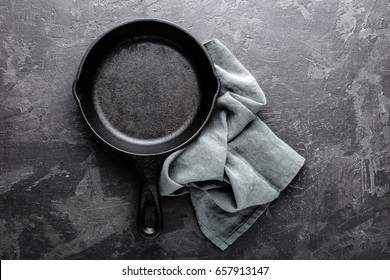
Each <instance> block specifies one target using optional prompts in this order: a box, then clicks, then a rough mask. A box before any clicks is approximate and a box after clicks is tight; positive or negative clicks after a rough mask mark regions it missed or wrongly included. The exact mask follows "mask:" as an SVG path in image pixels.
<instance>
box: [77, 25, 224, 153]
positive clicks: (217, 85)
mask: <svg viewBox="0 0 390 280" xmlns="http://www.w3.org/2000/svg"><path fill="white" fill-rule="evenodd" d="M151 22H154V23H158V24H165V25H168V26H171V27H173V28H176V29H178V30H180V31H181V32H183V33H185V34H186V35H187V36H189V37H190V38H191V39H192V40H193V41H194V42H195V43H196V44H197V45H198V46H199V47H200V48H201V49H202V51H203V54H204V55H205V58H206V59H207V61H208V63H209V65H210V70H211V73H212V75H213V77H214V79H215V82H216V89H215V93H214V95H213V98H212V102H211V106H210V109H209V112H208V114H207V116H206V118H205V120H204V121H203V123H202V124H201V125H200V127H199V128H198V129H197V130H196V131H195V132H194V133H193V134H192V135H191V137H189V138H188V139H187V140H185V141H183V142H182V143H180V144H179V145H177V146H175V147H173V148H170V149H166V150H163V151H161V152H153V153H136V152H132V151H128V150H124V149H121V148H119V147H117V146H115V145H113V144H111V143H109V142H108V141H107V140H105V139H104V138H103V137H102V136H101V135H100V134H99V133H98V132H97V131H96V130H95V129H94V128H93V126H92V125H91V124H90V122H89V121H88V118H87V117H86V114H85V112H84V109H83V106H82V104H81V100H80V98H79V96H78V95H77V89H76V88H77V83H78V81H79V79H80V76H81V73H82V70H83V68H84V64H85V61H86V59H87V57H88V56H89V54H90V53H91V51H92V50H93V49H94V48H95V46H96V44H97V43H98V42H99V41H100V40H101V39H103V38H104V37H105V36H107V35H108V34H109V33H111V32H113V31H115V30H117V29H119V28H122V27H124V26H127V25H132V24H135V23H151ZM220 86H221V85H220V80H219V79H218V76H217V73H216V70H215V67H214V63H213V61H212V59H211V58H210V56H209V54H208V52H207V50H206V48H205V47H204V45H203V44H202V43H201V42H199V41H198V39H196V38H195V37H194V36H193V35H192V34H191V33H190V32H189V31H187V30H185V29H184V28H182V27H181V26H178V25H177V24H175V23H172V22H169V21H166V20H161V19H135V20H130V21H126V22H123V23H122V24H119V25H117V26H115V27H113V28H111V29H109V30H107V31H106V32H104V33H103V34H102V35H100V36H98V37H97V38H96V39H95V40H94V41H93V42H92V44H91V45H90V46H89V47H88V49H87V50H86V52H85V53H84V55H83V57H82V59H81V61H80V64H79V67H78V70H77V73H76V77H75V80H74V81H73V84H72V93H73V97H74V98H75V100H76V102H77V104H78V107H79V109H80V111H81V113H82V116H83V118H84V120H85V121H86V123H87V125H88V126H89V128H90V129H91V130H92V131H93V133H94V134H95V135H96V136H97V137H98V138H99V139H100V140H102V141H103V142H104V143H105V144H107V145H108V146H109V147H111V148H113V149H114V150H117V151H119V152H121V153H124V154H128V155H133V156H142V157H145V156H157V155H163V154H168V153H172V152H174V151H176V150H179V149H180V148H182V147H183V146H185V145H187V144H188V143H189V142H191V141H192V140H194V139H195V138H196V137H197V136H198V135H199V133H200V132H201V131H202V130H203V128H204V127H205V126H206V124H207V123H208V121H209V119H210V117H211V115H212V112H213V111H214V107H215V103H216V99H217V96H218V94H219V91H220Z"/></svg>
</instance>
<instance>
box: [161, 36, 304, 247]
mask: <svg viewBox="0 0 390 280" xmlns="http://www.w3.org/2000/svg"><path fill="white" fill-rule="evenodd" d="M205 47H206V49H207V51H208V53H209V55H210V57H211V59H212V61H213V63H214V65H215V69H216V73H217V76H218V78H219V79H220V82H221V89H220V93H219V96H218V98H217V101H216V106H215V109H214V112H213V114H212V116H211V118H210V120H209V122H208V123H207V125H206V126H205V128H204V129H203V130H202V132H201V133H200V135H199V136H198V137H197V138H196V139H195V140H194V141H193V142H191V143H190V144H189V145H188V146H186V147H185V148H183V149H181V150H178V151H176V152H174V153H173V154H171V155H170V156H169V157H168V158H167V159H166V161H165V162H164V165H163V168H162V171H161V175H160V194H161V195H163V196H176V195H182V194H185V193H189V194H190V196H191V201H192V204H193V207H194V209H195V213H196V217H197V220H198V223H199V226H200V229H201V231H202V232H203V234H204V235H205V236H206V237H207V238H209V239H210V241H211V242H213V243H214V244H215V245H216V246H218V247H219V248H220V249H221V250H225V249H226V248H227V247H228V246H229V245H231V244H232V243H233V242H234V241H235V240H236V239H237V238H238V237H239V236H241V235H242V234H243V233H244V232H245V231H246V230H247V229H248V228H249V227H250V226H251V225H252V224H253V223H254V222H255V221H256V220H257V218H258V217H259V216H260V215H261V214H262V213H264V211H265V210H266V209H267V206H268V205H269V203H270V202H271V201H273V200H274V199H275V198H277V197H278V196H279V193H280V191H281V190H283V189H284V188H285V187H286V186H287V185H288V184H289V183H290V181H291V180H292V179H293V178H294V177H295V175H296V174H297V173H298V171H299V170H300V168H301V167H302V165H303V164H304V161H305V159H304V158H303V157H301V156H300V155H299V154H297V153H296V152H295V151H294V150H293V149H292V148H291V147H289V146H288V145H287V144H286V143H284V142H283V141H282V140H280V139H279V138H278V137H277V136H276V135H275V134H274V133H273V132H272V131H271V130H270V129H269V128H268V127H267V125H265V124H264V122H262V121H261V120H260V119H259V118H258V117H257V115H256V114H257V113H258V112H259V111H260V109H261V108H262V106H263V105H265V103H266V99H265V96H264V93H263V91H262V90H261V88H260V87H259V85H258V84H257V82H256V80H255V79H254V77H253V76H252V75H251V74H250V73H249V72H248V71H247V70H246V69H245V68H244V66H242V65H241V63H240V62H239V61H238V60H237V59H236V58H235V57H234V56H233V54H232V53H231V52H230V51H229V50H228V49H227V48H226V47H225V46H224V45H223V44H222V43H221V42H219V41H218V40H216V39H213V40H211V41H209V42H207V43H205Z"/></svg>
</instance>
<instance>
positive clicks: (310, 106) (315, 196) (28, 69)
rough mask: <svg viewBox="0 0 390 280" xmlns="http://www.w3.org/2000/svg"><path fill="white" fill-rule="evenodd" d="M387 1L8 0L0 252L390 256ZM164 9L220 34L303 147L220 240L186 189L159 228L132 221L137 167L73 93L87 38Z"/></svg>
mask: <svg viewBox="0 0 390 280" xmlns="http://www.w3.org/2000/svg"><path fill="white" fill-rule="evenodd" d="M389 11H390V4H389V2H388V1H386V0H377V1H370V0H359V1H358V0H356V1H355V0H312V1H309V0H274V1H268V0H261V1H254V0H253V1H250V0H224V1H210V0H205V1H191V0H186V1H182V0H170V1H168V0H162V1H155V0H154V1H146V0H87V1H75V0H73V1H60V0H45V1H43V0H18V1H13V0H12V1H11V0H1V1H0V38H1V41H0V143H1V146H0V258H1V259H14V258H17V259H61V258H63V259H140V258H145V259H209V258H215V259H389V258H390V185H389V178H390V148H389V147H390V123H389V110H390V62H389V54H390V44H389V39H390V27H389V25H390V17H389ZM138 18H158V19H165V20H169V21H172V22H174V23H176V24H179V25H180V26H182V27H184V28H186V29H187V30H188V31H190V32H191V33H192V34H193V35H194V36H196V37H197V38H198V39H199V40H200V41H206V40H208V39H210V38H218V39H219V40H220V41H222V42H223V43H224V44H225V45H226V46H227V47H228V48H230V49H231V51H232V52H233V53H234V54H235V55H236V56H237V57H238V58H239V59H240V61H241V62H242V63H243V64H244V65H245V66H246V67H247V68H248V69H249V70H250V71H251V72H252V73H253V75H254V76H255V77H256V79H257V80H258V81H259V83H260V85H261V86H262V88H263V90H264V91H265V93H266V96H267V98H268V104H267V106H266V108H265V109H264V110H263V111H262V112H261V113H260V115H259V116H260V117H261V118H262V119H263V120H264V121H265V122H266V123H267V124H268V125H269V126H270V127H271V128H272V129H273V130H274V132H275V133H276V134H277V135H278V136H279V137H280V138H282V139H283V140H284V141H286V142H287V143H288V144H289V145H291V146H292V147H293V148H295V149H296V150H297V151H298V152H299V153H300V154H302V155H303V156H304V157H305V158H306V159H307V162H306V165H305V166H304V168H303V169H302V171H301V172H300V173H299V175H298V176H297V177H296V179H295V180H294V181H293V183H292V184H291V185H290V186H289V187H288V188H287V189H286V190H285V191H284V192H283V193H282V194H281V196H280V198H279V199H278V200H276V201H275V202H274V203H273V204H272V205H271V207H270V208H269V210H268V211H267V213H266V214H265V215H263V216H262V217H260V218H259V220H258V221H257V222H256V223H255V224H254V225H253V226H252V228H250V229H249V230H248V231H247V232H246V233H245V234H244V235H243V236H242V237H241V238H239V239H238V240H237V242H236V243H234V245H232V246H231V247H230V248H228V249H227V250H226V251H224V252H222V251H220V250H219V249H217V248H216V247H214V246H213V245H212V244H211V243H210V242H209V241H208V240H207V239H206V238H205V237H204V236H203V235H202V234H201V232H200V230H199V228H198V226H197V223H196V220H195V217H194V212H193V210H192V207H191V204H190V201H189V198H188V197H185V196H183V197H179V198H163V200H162V206H163V211H164V215H165V227H164V231H163V234H162V235H161V236H160V237H159V238H158V239H156V240H142V239H141V238H140V237H139V236H138V235H137V231H136V227H135V217H136V208H137V200H138V181H137V174H136V172H135V169H134V166H133V165H132V164H131V162H129V161H126V160H123V158H122V157H120V156H119V155H116V154H113V153H112V152H111V151H108V150H107V149H106V148H105V147H104V146H102V145H101V144H100V143H99V142H98V141H97V139H96V138H95V137H93V136H92V134H91V133H90V132H89V131H88V128H87V127H86V125H85V124H84V122H83V120H82V117H81V115H80V112H79V111H78V108H77V107H76V102H75V101H74V99H73V97H72V94H71V85H72V81H73V79H74V77H75V75H76V70H77V67H78V65H79V62H80V59H81V57H82V55H83V54H84V52H85V50H86V49H87V48H88V46H89V45H90V43H91V42H92V41H93V40H94V39H95V38H96V37H97V36H99V35H101V34H102V33H104V32H105V31H106V30H108V29H110V28H112V27H114V26H116V25H118V24H120V23H122V22H125V21H129V20H133V19H138Z"/></svg>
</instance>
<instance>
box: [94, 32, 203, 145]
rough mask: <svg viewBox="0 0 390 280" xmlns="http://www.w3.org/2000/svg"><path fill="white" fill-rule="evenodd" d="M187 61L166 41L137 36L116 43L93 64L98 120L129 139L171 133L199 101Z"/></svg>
mask: <svg viewBox="0 0 390 280" xmlns="http://www.w3.org/2000/svg"><path fill="white" fill-rule="evenodd" d="M193 64H194V62H191V61H189V60H188V59H187V58H186V56H185V55H184V54H183V53H182V51H180V50H179V48H177V47H175V45H174V44H172V43H170V42H169V41H162V40H156V39H153V38H148V37H146V38H145V37H144V38H142V37H141V38H139V39H134V38H133V39H132V40H125V41H123V42H120V43H118V44H117V45H116V46H114V47H113V48H112V49H111V50H109V51H108V52H107V54H106V55H105V56H104V57H102V59H101V62H100V65H98V67H96V69H98V70H97V71H96V73H95V79H94V84H93V91H92V92H93V103H94V106H95V107H96V108H95V109H96V111H97V114H98V116H99V118H100V119H101V121H102V123H103V124H104V125H105V126H106V128H107V129H108V130H110V131H111V133H113V134H115V135H116V136H117V137H119V138H123V139H124V140H127V141H131V142H138V141H141V142H142V143H143V144H147V143H148V142H149V143H150V144H152V143H156V144H157V143H158V142H162V141H166V140H169V139H172V138H174V137H175V136H177V135H178V134H180V133H181V132H183V131H184V130H185V129H186V128H188V126H189V125H190V124H191V123H192V122H193V120H194V117H195V115H196V112H197V109H198V107H199V105H200V95H199V92H200V87H199V82H198V78H197V75H196V73H195V71H194V68H193Z"/></svg>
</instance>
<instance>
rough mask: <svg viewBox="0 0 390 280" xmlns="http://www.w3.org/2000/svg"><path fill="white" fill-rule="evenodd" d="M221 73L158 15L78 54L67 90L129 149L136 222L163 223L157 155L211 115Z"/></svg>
mask: <svg viewBox="0 0 390 280" xmlns="http://www.w3.org/2000/svg"><path fill="white" fill-rule="evenodd" d="M218 91H219V80H218V79H217V77H216V75H215V70H214V67H213V64H212V62H211V60H210V58H209V56H208V54H207V52H206V50H205V48H204V47H203V45H202V44H200V43H199V42H198V41H197V40H196V39H195V38H194V37H193V36H192V35H191V34H189V33H188V32H187V31H185V30H184V29H182V28H180V27H178V26H176V25H173V24H171V23H168V22H165V21H160V20H137V21H132V22H129V23H125V24H123V25H121V26H118V27H116V28H114V29H112V30H111V31H109V32H107V33H106V34H105V35H103V36H102V37H100V38H99V39H97V40H96V41H95V43H93V44H92V46H91V47H90V48H89V50H88V51H87V53H86V54H85V55H84V57H83V59H82V61H81V64H80V67H79V70H78V73H77V76H76V79H75V81H74V83H73V95H74V97H75V99H76V101H77V103H78V105H79V107H80V109H81V113H82V114H83V117H84V119H85V120H86V122H87V123H88V125H89V127H90V128H91V129H92V131H93V132H94V133H95V134H96V135H97V136H98V137H99V138H100V139H101V140H103V142H105V143H106V144H108V145H109V146H110V147H112V148H114V149H115V150H117V151H120V152H122V153H124V154H127V155H130V156H131V157H132V158H133V159H134V161H135V163H136V165H137V169H138V171H139V173H140V176H141V177H142V178H143V187H141V190H140V198H139V206H138V215H137V226H138V230H139V232H140V234H141V235H142V236H143V237H146V238H153V237H156V236H157V235H158V234H159V233H160V232H161V229H162V212H161V206H160V202H159V196H158V183H157V182H158V176H159V173H160V171H161V167H162V163H163V160H164V159H165V158H166V157H167V156H168V155H169V154H170V153H171V152H173V151H174V150H177V149H179V148H180V147H183V146H184V145H186V144H188V143H189V142H190V141H191V140H192V139H194V138H195V137H196V136H197V135H198V133H199V132H200V131H201V129H202V128H203V127H204V125H205V124H206V122H207V120H208V119H209V117H210V115H211V112H212V110H213V107H214V103H215V99H216V96H217V94H218Z"/></svg>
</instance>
